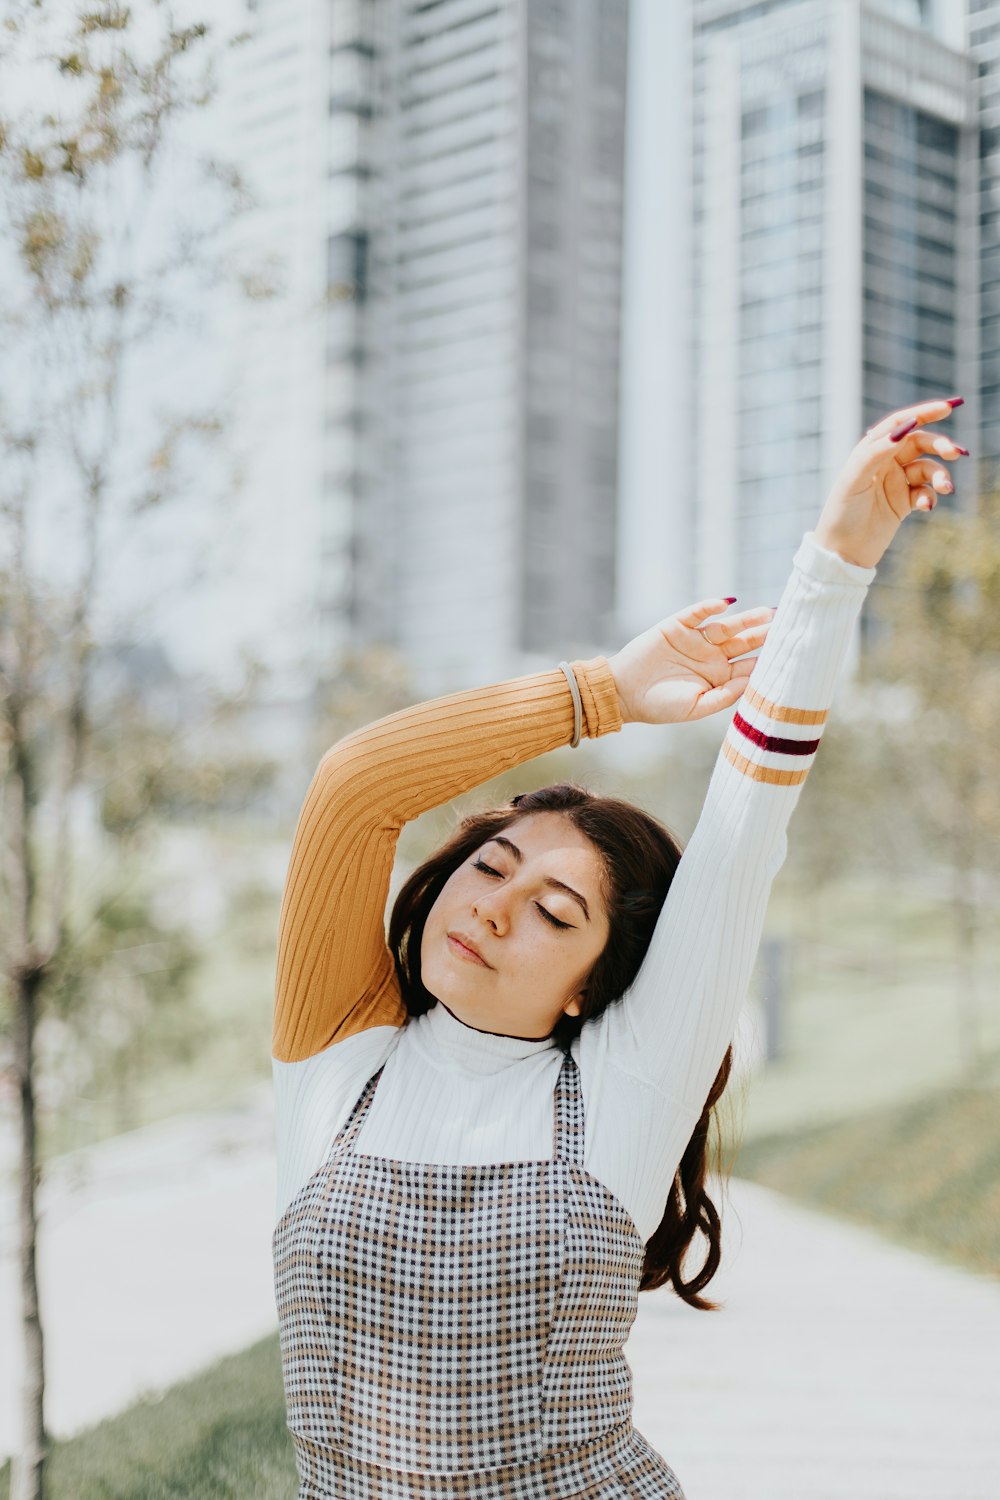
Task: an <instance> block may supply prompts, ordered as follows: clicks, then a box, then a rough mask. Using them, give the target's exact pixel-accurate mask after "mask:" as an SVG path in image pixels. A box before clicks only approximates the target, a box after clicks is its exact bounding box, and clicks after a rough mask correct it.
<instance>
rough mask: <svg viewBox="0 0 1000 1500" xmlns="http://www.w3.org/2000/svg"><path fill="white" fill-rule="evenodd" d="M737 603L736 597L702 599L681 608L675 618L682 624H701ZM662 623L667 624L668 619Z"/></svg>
mask: <svg viewBox="0 0 1000 1500" xmlns="http://www.w3.org/2000/svg"><path fill="white" fill-rule="evenodd" d="M735 603H736V600H735V599H702V600H701V601H700V602H699V603H698V604H689V605H688V607H687V609H679V610H678V611H677V614H676V615H675V616H674V618H675V619H677V620H680V622H681V624H682V625H700V624H701V622H702V620H707V619H708V617H709V615H718V614H721V613H722V611H723V610H724V609H728V608H729V606H730V604H735ZM662 623H663V624H666V621H665V620H664V621H663V622H662Z"/></svg>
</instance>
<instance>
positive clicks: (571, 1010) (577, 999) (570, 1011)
mask: <svg viewBox="0 0 1000 1500" xmlns="http://www.w3.org/2000/svg"><path fill="white" fill-rule="evenodd" d="M585 993H586V991H585V990H581V991H580V992H579V994H577V995H574V996H573V998H572V1000H567V1001H566V1004H565V1005H564V1006H563V1015H566V1016H578V1015H579V1014H580V1010H581V1008H582V1001H583V997H584V994H585Z"/></svg>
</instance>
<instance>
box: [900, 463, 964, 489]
mask: <svg viewBox="0 0 1000 1500" xmlns="http://www.w3.org/2000/svg"><path fill="white" fill-rule="evenodd" d="M903 473H904V474H905V475H906V477H907V479H908V480H909V482H910V484H911V485H928V486H929V487H930V488H931V489H932V490H936V491H937V493H938V494H939V495H953V494H954V493H955V485H954V483H953V481H952V477H951V475H950V474H949V473H948V470H947V469H942V467H941V465H940V463H938V461H937V459H934V458H919V459H917V461H916V463H912V464H904V465H903Z"/></svg>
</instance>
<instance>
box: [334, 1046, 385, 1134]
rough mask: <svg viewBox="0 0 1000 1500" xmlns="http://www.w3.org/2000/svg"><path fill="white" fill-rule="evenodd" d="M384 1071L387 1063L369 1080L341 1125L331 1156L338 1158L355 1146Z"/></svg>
mask: <svg viewBox="0 0 1000 1500" xmlns="http://www.w3.org/2000/svg"><path fill="white" fill-rule="evenodd" d="M384 1069H385V1063H383V1064H382V1067H381V1068H379V1070H378V1072H377V1073H373V1074H372V1076H371V1078H369V1080H368V1082H367V1083H366V1084H365V1086H364V1088H363V1089H362V1090H361V1093H360V1094H359V1095H358V1098H357V1100H356V1101H355V1104H354V1108H353V1109H352V1110H351V1112H350V1114H349V1115H348V1116H347V1119H346V1120H345V1121H344V1123H343V1125H341V1127H340V1129H339V1130H338V1131H337V1134H336V1136H335V1137H334V1142H333V1148H332V1151H331V1155H334V1156H336V1155H339V1153H340V1152H342V1151H349V1150H350V1148H351V1146H352V1145H353V1144H354V1139H355V1137H356V1135H357V1133H358V1131H359V1130H360V1129H361V1127H362V1125H363V1124H364V1119H365V1115H366V1114H367V1113H368V1111H369V1109H370V1108H371V1102H372V1100H373V1099H374V1097H375V1090H376V1089H377V1087H378V1081H379V1079H380V1078H381V1077H382V1073H383V1071H384Z"/></svg>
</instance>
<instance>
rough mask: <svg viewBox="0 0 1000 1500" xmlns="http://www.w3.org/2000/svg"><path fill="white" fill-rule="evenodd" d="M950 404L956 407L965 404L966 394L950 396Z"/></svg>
mask: <svg viewBox="0 0 1000 1500" xmlns="http://www.w3.org/2000/svg"><path fill="white" fill-rule="evenodd" d="M948 405H949V406H952V407H954V406H964V405H965V397H964V396H949V397H948Z"/></svg>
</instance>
